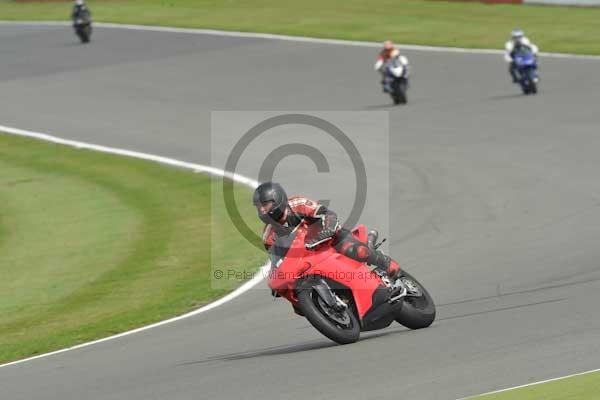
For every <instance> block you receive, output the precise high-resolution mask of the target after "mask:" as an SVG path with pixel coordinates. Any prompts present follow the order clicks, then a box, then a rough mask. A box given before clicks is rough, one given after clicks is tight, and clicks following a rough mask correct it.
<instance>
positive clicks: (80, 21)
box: [73, 17, 92, 43]
mask: <svg viewBox="0 0 600 400" xmlns="http://www.w3.org/2000/svg"><path fill="white" fill-rule="evenodd" d="M73 28H74V29H75V34H76V35H77V36H78V37H79V40H81V43H89V41H90V37H91V36H92V20H91V19H90V18H86V17H84V18H77V19H76V20H75V21H74V23H73Z"/></svg>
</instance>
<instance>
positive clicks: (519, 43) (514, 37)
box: [504, 28, 538, 83]
mask: <svg viewBox="0 0 600 400" xmlns="http://www.w3.org/2000/svg"><path fill="white" fill-rule="evenodd" d="M504 48H505V53H504V59H505V60H506V62H507V63H509V65H508V72H509V73H510V76H511V77H512V80H513V83H516V82H518V81H519V77H518V75H517V66H516V65H515V60H514V56H515V54H516V53H517V52H518V51H519V50H521V49H523V48H526V49H529V50H530V51H531V52H532V53H533V54H534V55H537V53H538V47H537V46H536V45H535V44H533V43H531V41H530V40H529V39H528V38H527V37H526V36H525V33H524V32H523V30H522V29H518V28H517V29H513V31H512V32H511V39H510V40H509V41H508V42H506V44H505V45H504Z"/></svg>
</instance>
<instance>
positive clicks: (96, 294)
mask: <svg viewBox="0 0 600 400" xmlns="http://www.w3.org/2000/svg"><path fill="white" fill-rule="evenodd" d="M216 185H219V186H218V187H217V186H216ZM220 185H221V181H220V180H218V179H212V178H210V177H208V176H205V175H203V174H196V173H193V172H189V171H185V170H181V169H176V168H169V167H164V166H162V165H158V164H156V163H152V162H147V161H142V160H135V159H130V158H122V157H117V156H112V155H107V154H101V153H96V152H91V151H87V150H78V149H73V148H69V147H65V146H59V145H53V144H48V143H43V142H38V141H34V140H30V139H25V138H19V137H14V136H10V135H4V134H0V254H1V257H0V277H1V279H0V363H1V362H6V361H10V360H15V359H19V358H23V357H26V356H31V355H35V354H39V353H43V352H47V351H50V350H55V349H59V348H63V347H66V346H70V345H74V344H77V343H80V342H84V341H88V340H92V339H96V338H100V337H105V336H108V335H111V334H114V333H117V332H122V331H125V330H128V329H131V328H135V327H138V326H141V325H144V324H148V323H151V322H155V321H159V320H162V319H165V318H168V317H171V316H174V315H177V314H181V313H183V312H185V311H189V310H191V309H194V308H197V307H198V306H200V305H202V304H205V303H207V302H210V301H211V300H213V299H215V298H217V297H219V296H222V295H224V294H225V293H227V292H228V291H230V290H231V289H232V288H233V287H235V286H237V285H239V283H240V280H236V279H231V280H227V281H226V282H225V281H220V282H215V281H214V280H212V279H211V277H212V273H211V272H212V271H211V267H214V266H221V265H223V266H228V268H238V269H240V270H242V269H243V270H256V268H257V266H259V265H261V264H262V263H263V262H264V260H265V258H266V257H265V255H264V252H263V251H261V250H260V249H258V248H256V247H254V246H253V245H251V244H250V243H248V242H247V241H246V240H245V239H243V238H241V237H240V235H239V234H238V233H237V231H236V229H235V227H234V226H233V223H232V222H231V221H230V220H229V219H228V218H227V217H226V212H225V210H224V206H223V204H222V201H220V200H219V198H220V196H218V195H217V194H218V193H219V191H218V189H219V188H220V187H221V186H220ZM236 198H237V199H239V202H240V212H241V214H242V215H243V216H250V218H246V219H247V220H248V222H249V224H250V225H251V226H252V227H253V228H255V229H256V230H257V231H259V229H260V224H259V221H258V220H257V218H254V215H255V211H254V210H253V208H252V204H251V202H250V201H246V202H245V203H244V202H242V200H248V199H249V198H250V191H249V189H247V188H242V187H238V188H237V189H236ZM217 283H218V284H217Z"/></svg>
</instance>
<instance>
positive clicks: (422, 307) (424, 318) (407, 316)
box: [396, 270, 435, 329]
mask: <svg viewBox="0 0 600 400" xmlns="http://www.w3.org/2000/svg"><path fill="white" fill-rule="evenodd" d="M400 279H405V280H406V281H407V282H409V283H410V284H412V285H414V286H415V287H416V288H417V289H418V290H419V291H420V292H421V296H418V297H415V296H406V297H404V299H403V300H402V301H403V302H404V304H402V309H401V310H400V312H399V313H398V315H397V316H396V322H398V323H399V324H401V325H404V326H405V327H407V328H410V329H422V328H427V327H428V326H429V325H431V324H432V323H433V321H434V320H435V304H434V302H433V298H432V297H431V295H430V294H429V292H427V289H425V287H424V286H423V285H421V283H419V281H417V280H416V279H415V278H414V277H413V276H412V275H410V274H409V273H408V272H406V271H404V270H403V271H402V275H401V277H400Z"/></svg>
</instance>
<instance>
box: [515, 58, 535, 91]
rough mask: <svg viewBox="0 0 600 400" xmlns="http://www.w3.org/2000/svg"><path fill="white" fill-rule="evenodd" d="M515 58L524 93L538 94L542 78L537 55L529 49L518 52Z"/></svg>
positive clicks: (519, 80)
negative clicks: (539, 72) (539, 74)
mask: <svg viewBox="0 0 600 400" xmlns="http://www.w3.org/2000/svg"><path fill="white" fill-rule="evenodd" d="M513 60H514V62H515V68H516V71H517V75H518V78H519V79H518V82H519V85H521V89H522V90H523V93H524V94H536V93H537V91H538V83H539V81H540V78H539V76H538V73H537V57H536V56H535V54H533V52H532V51H531V50H529V49H523V50H521V51H519V52H517V53H516V54H515V55H514V57H513Z"/></svg>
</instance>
